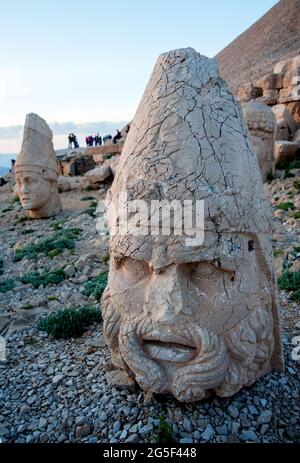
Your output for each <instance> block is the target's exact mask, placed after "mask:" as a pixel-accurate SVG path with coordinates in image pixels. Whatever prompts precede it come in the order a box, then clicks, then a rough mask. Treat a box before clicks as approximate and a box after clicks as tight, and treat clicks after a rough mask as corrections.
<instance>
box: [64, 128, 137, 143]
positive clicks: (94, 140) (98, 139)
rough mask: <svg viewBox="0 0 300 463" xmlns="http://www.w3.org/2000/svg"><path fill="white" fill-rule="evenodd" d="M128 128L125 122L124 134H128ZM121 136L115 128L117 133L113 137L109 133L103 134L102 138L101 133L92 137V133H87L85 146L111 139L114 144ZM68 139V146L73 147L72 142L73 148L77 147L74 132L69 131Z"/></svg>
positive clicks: (106, 141)
mask: <svg viewBox="0 0 300 463" xmlns="http://www.w3.org/2000/svg"><path fill="white" fill-rule="evenodd" d="M129 130H130V125H129V124H127V126H126V128H125V134H126V135H127V134H128V132H129ZM121 138H122V133H121V132H120V130H117V133H116V135H115V136H114V137H112V136H111V134H107V135H104V136H103V138H102V137H101V135H99V133H97V135H95V136H94V137H93V135H88V136H87V137H85V142H86V146H101V145H102V143H103V144H106V143H109V142H110V141H111V140H112V143H113V144H114V145H115V144H116V143H117V142H118V140H120V139H121ZM68 139H69V148H73V146H72V145H73V144H74V148H79V143H78V141H77V137H76V135H74V133H70V134H69V136H68Z"/></svg>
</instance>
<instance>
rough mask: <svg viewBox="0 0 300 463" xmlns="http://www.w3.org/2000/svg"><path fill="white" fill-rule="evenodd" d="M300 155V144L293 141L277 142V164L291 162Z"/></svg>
mask: <svg viewBox="0 0 300 463" xmlns="http://www.w3.org/2000/svg"><path fill="white" fill-rule="evenodd" d="M299 153H300V143H299V142H293V141H276V142H275V150H274V155H275V164H281V163H286V162H291V161H293V160H294V159H295V157H296V156H297V155H298V154H299Z"/></svg>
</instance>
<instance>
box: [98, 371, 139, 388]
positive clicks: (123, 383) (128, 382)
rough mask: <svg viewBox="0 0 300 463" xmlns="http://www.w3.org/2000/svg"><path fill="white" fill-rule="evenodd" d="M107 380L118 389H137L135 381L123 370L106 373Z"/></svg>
mask: <svg viewBox="0 0 300 463" xmlns="http://www.w3.org/2000/svg"><path fill="white" fill-rule="evenodd" d="M105 376H106V380H107V383H108V385H109V386H111V387H115V388H116V389H121V390H123V389H127V390H129V391H131V392H134V391H135V383H134V381H133V379H132V378H130V377H129V376H128V375H127V374H126V373H125V372H124V371H122V370H112V371H109V372H107V373H106V375H105Z"/></svg>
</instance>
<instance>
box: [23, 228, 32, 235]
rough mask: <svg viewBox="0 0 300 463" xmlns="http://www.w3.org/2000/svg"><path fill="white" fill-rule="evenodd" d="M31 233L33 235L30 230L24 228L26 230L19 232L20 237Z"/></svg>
mask: <svg viewBox="0 0 300 463" xmlns="http://www.w3.org/2000/svg"><path fill="white" fill-rule="evenodd" d="M31 233H34V230H33V229H32V228H26V230H22V231H21V235H30V234H31Z"/></svg>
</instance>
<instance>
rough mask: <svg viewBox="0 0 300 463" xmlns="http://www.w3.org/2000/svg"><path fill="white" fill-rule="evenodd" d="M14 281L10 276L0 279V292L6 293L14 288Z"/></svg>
mask: <svg viewBox="0 0 300 463" xmlns="http://www.w3.org/2000/svg"><path fill="white" fill-rule="evenodd" d="M15 285H16V282H15V280H14V279H12V278H8V279H6V280H2V281H0V293H6V292H7V291H11V290H12V289H14V287H15Z"/></svg>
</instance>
